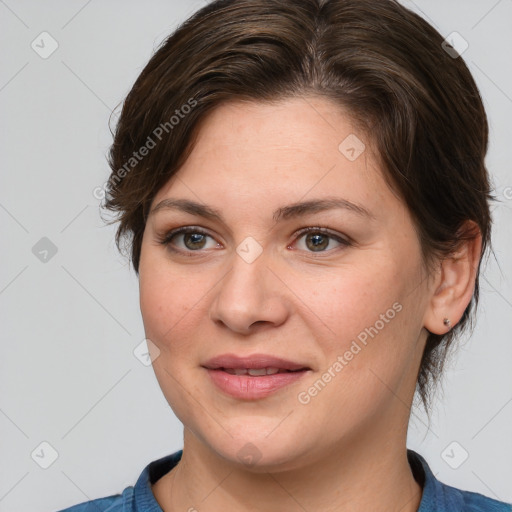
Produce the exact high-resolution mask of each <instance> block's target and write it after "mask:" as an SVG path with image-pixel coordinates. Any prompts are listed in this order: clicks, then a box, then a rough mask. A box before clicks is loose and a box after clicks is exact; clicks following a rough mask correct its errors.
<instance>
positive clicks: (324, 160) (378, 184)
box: [153, 97, 391, 209]
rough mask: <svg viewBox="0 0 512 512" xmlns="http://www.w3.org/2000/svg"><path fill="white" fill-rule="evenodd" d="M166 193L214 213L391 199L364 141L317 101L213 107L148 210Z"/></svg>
mask: <svg viewBox="0 0 512 512" xmlns="http://www.w3.org/2000/svg"><path fill="white" fill-rule="evenodd" d="M212 192H214V193H215V194H214V197H212V196H211V194H212ZM171 194H172V196H175V195H177V194H178V195H180V196H184V197H188V198H190V199H194V200H200V201H201V202H203V203H210V202H211V201H213V202H215V203H216V204H217V205H218V206H220V207H227V206H228V205H229V204H232V203H233V201H236V202H237V203H240V200H241V199H242V200H243V201H244V207H245V208H248V207H249V205H250V203H251V202H252V203H257V204H259V206H260V208H263V207H264V205H266V204H270V203H272V205H273V206H276V205H277V203H282V202H283V201H284V200H285V199H286V202H287V203H290V202H294V201H298V200H300V199H303V200H307V199H309V197H318V196H325V195H329V196H332V195H333V194H335V195H340V196H341V197H343V198H345V199H347V200H349V201H352V202H359V203H361V202H365V203H366V204H368V207H369V209H371V207H372V206H374V207H375V206H382V203H383V202H384V203H387V202H389V201H390V200H391V198H390V197H389V195H390V191H389V189H388V187H387V185H386V183H385V181H384V179H383V177H382V173H381V171H380V169H379V167H378V165H377V164H376V161H375V159H374V157H373V154H372V149H371V142H370V141H369V140H367V136H366V135H365V134H364V133H363V132H361V131H360V130H358V129H357V128H356V127H355V124H354V123H353V122H352V120H351V117H350V116H349V115H348V114H347V113H346V112H344V111H343V109H341V108H340V107H339V106H337V105H335V104H334V103H332V102H331V101H329V100H326V99H324V98H318V97H298V98H289V99H285V100H281V101H278V102H274V103H260V102H241V101H237V102H228V103H224V104H222V105H220V106H218V107H217V108H215V109H214V110H213V111H212V112H210V113H209V114H208V115H207V117H205V118H204V119H203V121H202V123H201V127H200V130H199V133H198V137H197V139H196V143H195V146H194V148H193V150H192V152H191V154H190V156H189V158H188V159H187V161H186V162H185V163H184V164H183V166H182V167H181V168H180V169H179V171H178V172H177V173H176V174H175V176H173V177H172V178H171V179H170V180H169V181H168V183H167V184H166V185H165V186H164V187H162V189H161V190H160V191H159V192H158V194H157V196H156V197H155V200H154V203H153V204H156V202H158V201H159V200H161V199H163V198H165V197H167V196H169V195H171ZM388 206H389V205H388Z"/></svg>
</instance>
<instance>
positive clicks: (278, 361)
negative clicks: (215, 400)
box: [202, 354, 311, 400]
mask: <svg viewBox="0 0 512 512" xmlns="http://www.w3.org/2000/svg"><path fill="white" fill-rule="evenodd" d="M202 366H203V368H205V369H206V370H207V371H208V375H209V376H210V379H211V381H212V382H213V384H215V386H216V387H217V388H218V389H219V390H221V391H222V392H224V393H225V394H227V395H230V396H231V397H235V398H238V399H242V400H256V399H260V398H265V397H266V396H268V395H270V394H272V393H275V392H277V391H278V390H280V389H282V388H284V387H286V386H289V385H291V384H293V383H295V382H296V381H298V380H299V379H301V378H302V377H303V376H304V375H306V374H307V373H308V372H310V371H311V368H310V367H309V366H307V365H304V364H301V363H297V362H294V361H288V360H285V359H282V358H278V357H274V356H269V355H265V354H254V355H252V356H248V357H239V356H236V355H233V354H225V355H222V356H217V357H215V358H213V359H210V360H209V361H207V362H206V363H205V364H204V365H202Z"/></svg>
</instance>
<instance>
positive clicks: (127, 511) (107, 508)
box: [58, 487, 133, 512]
mask: <svg viewBox="0 0 512 512" xmlns="http://www.w3.org/2000/svg"><path fill="white" fill-rule="evenodd" d="M131 495H133V487H127V488H126V489H125V490H124V491H123V493H122V494H115V495H112V496H107V497H105V498H98V499H95V500H90V501H84V502H82V503H79V504H77V505H73V506H72V507H69V508H66V509H63V510H59V511H58V512H131V510H132V507H131V506H130V505H128V503H129V501H130V499H131Z"/></svg>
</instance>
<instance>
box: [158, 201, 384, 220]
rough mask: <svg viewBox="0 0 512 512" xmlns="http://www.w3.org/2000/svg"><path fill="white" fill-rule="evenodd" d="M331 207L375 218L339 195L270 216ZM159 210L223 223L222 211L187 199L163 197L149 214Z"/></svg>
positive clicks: (297, 214) (294, 205)
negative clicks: (187, 214)
mask: <svg viewBox="0 0 512 512" xmlns="http://www.w3.org/2000/svg"><path fill="white" fill-rule="evenodd" d="M332 209H342V210H346V211H349V212H352V213H355V214H356V215H358V216H360V217H363V218H366V219H371V220H375V216H374V215H373V214H372V213H371V212H370V211H369V210H367V209H366V208H364V207H363V206H361V205H359V204H356V203H352V202H350V201H348V200H346V199H342V198H339V197H327V198H323V199H313V200H310V201H304V202H297V203H292V204H290V205H287V206H283V207H281V208H278V209H277V210H275V211H274V213H273V215H272V218H273V219H274V221H275V222H278V221H279V220H286V219H291V218H296V217H303V216H306V215H310V214H313V213H317V212H323V211H327V210H332ZM160 210H179V211H182V212H185V213H190V214H191V215H196V216H199V217H204V218H205V219H209V220H216V221H219V222H221V223H224V224H225V221H224V218H223V216H222V213H221V212H220V211H219V210H217V209H215V208H212V207H211V206H208V205H206V204H202V203H198V202H195V201H191V200H189V199H172V198H167V199H164V200H162V201H160V202H159V203H158V204H157V205H156V206H155V207H154V208H153V209H152V210H151V212H150V214H149V215H153V214H154V213H156V212H157V211H160Z"/></svg>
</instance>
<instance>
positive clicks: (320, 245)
mask: <svg viewBox="0 0 512 512" xmlns="http://www.w3.org/2000/svg"><path fill="white" fill-rule="evenodd" d="M301 239H304V243H303V245H302V247H298V248H299V249H301V250H305V251H308V252H328V251H327V250H326V249H329V250H331V249H336V248H339V247H340V246H341V247H344V246H345V247H346V246H349V245H350V242H349V241H348V240H346V239H344V238H342V237H341V236H339V235H336V234H334V233H331V232H330V231H327V230H326V229H324V228H306V229H305V230H302V231H301V232H299V237H298V239H297V240H301ZM297 244H298V242H297ZM299 245H300V244H299ZM333 246H334V247H333Z"/></svg>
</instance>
